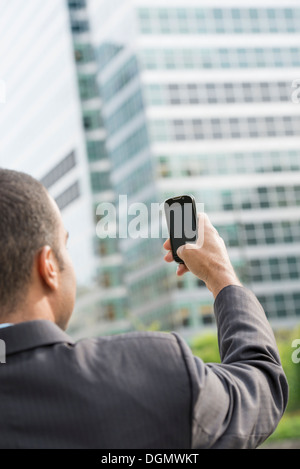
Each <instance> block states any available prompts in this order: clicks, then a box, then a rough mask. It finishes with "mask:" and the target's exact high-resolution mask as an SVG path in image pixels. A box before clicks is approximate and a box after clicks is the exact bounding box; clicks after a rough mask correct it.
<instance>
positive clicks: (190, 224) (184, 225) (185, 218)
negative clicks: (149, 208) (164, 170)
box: [164, 195, 197, 264]
mask: <svg viewBox="0 0 300 469" xmlns="http://www.w3.org/2000/svg"><path fill="white" fill-rule="evenodd" d="M164 209H165V215H166V220H167V226H168V230H169V235H170V242H171V249H172V254H173V257H174V260H175V261H176V262H178V263H179V264H184V262H183V260H182V259H180V257H179V256H178V255H177V254H176V252H177V249H178V248H179V246H182V245H183V244H186V243H195V242H196V241H197V209H196V202H195V198H194V197H193V196H192V195H180V196H178V197H172V198H170V199H167V200H165V202H164Z"/></svg>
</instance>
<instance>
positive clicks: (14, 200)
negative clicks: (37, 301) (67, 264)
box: [0, 168, 63, 317]
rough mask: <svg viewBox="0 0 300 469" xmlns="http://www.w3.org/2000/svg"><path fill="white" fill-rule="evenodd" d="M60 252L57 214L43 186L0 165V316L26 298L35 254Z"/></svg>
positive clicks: (58, 257) (58, 256)
mask: <svg viewBox="0 0 300 469" xmlns="http://www.w3.org/2000/svg"><path fill="white" fill-rule="evenodd" d="M46 245H49V246H51V248H52V249H53V251H54V254H55V256H56V258H57V260H58V262H59V267H60V268H61V269H63V263H62V260H61V257H60V254H59V247H58V246H59V243H58V217H57V214H56V213H55V210H54V208H53V206H52V205H51V202H50V199H49V196H48V193H47V191H46V189H45V187H44V186H43V185H42V184H41V183H40V182H39V181H37V180H36V179H34V178H33V177H32V176H30V175H28V174H25V173H22V172H18V171H13V170H8V169H1V168H0V317H1V315H2V314H3V313H4V314H9V313H12V312H13V311H14V310H15V309H16V307H17V306H18V305H19V304H20V302H21V301H22V300H23V299H24V298H25V296H26V294H27V291H28V287H29V284H30V278H31V273H32V266H33V261H34V258H35V254H36V253H37V252H38V250H39V249H40V248H42V247H43V246H46Z"/></svg>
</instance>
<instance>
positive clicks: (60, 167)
mask: <svg viewBox="0 0 300 469" xmlns="http://www.w3.org/2000/svg"><path fill="white" fill-rule="evenodd" d="M75 166H76V155H75V151H72V152H71V153H69V154H68V155H67V156H66V157H65V158H64V159H63V160H61V161H60V162H59V163H58V164H57V165H55V166H54V168H52V169H51V171H49V172H48V173H47V174H45V176H44V177H42V179H41V183H42V184H43V185H44V186H45V187H46V188H47V189H49V188H50V187H51V186H53V185H54V184H55V183H56V182H57V181H59V180H60V179H61V178H62V177H63V176H64V175H65V174H67V173H68V172H69V171H71V169H73V168H75Z"/></svg>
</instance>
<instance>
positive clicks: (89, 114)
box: [83, 110, 103, 130]
mask: <svg viewBox="0 0 300 469" xmlns="http://www.w3.org/2000/svg"><path fill="white" fill-rule="evenodd" d="M83 125H84V128H85V129H86V130H94V129H99V128H100V127H103V122H102V117H101V114H100V111H98V110H93V111H84V115H83Z"/></svg>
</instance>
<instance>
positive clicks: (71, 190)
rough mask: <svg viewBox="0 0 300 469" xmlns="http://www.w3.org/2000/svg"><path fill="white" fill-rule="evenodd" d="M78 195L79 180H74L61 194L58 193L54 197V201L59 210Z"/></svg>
mask: <svg viewBox="0 0 300 469" xmlns="http://www.w3.org/2000/svg"><path fill="white" fill-rule="evenodd" d="M79 197H80V187H79V181H76V182H75V183H74V184H72V185H71V186H70V187H68V189H66V190H65V191H64V192H63V193H62V194H60V195H59V196H58V197H57V198H56V199H55V201H56V203H57V205H58V207H59V209H60V210H63V209H64V208H66V207H67V206H68V205H70V204H71V203H72V202H74V201H75V200H76V199H78V198H79Z"/></svg>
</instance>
